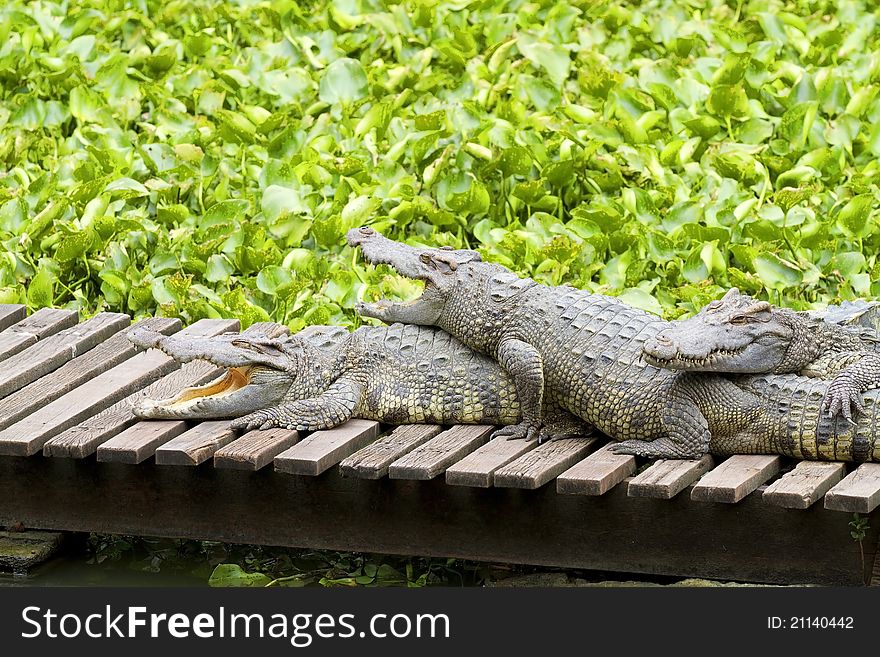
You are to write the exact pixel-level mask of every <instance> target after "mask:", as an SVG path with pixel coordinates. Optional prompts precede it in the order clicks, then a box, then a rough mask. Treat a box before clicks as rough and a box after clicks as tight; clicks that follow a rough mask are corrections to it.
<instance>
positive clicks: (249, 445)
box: [214, 428, 299, 471]
mask: <svg viewBox="0 0 880 657" xmlns="http://www.w3.org/2000/svg"><path fill="white" fill-rule="evenodd" d="M298 440H299V434H298V433H297V432H296V431H294V430H292V429H280V428H275V429H257V430H256V431H249V432H247V433H246V434H244V435H243V436H242V437H241V438H238V439H237V440H233V441H232V442H231V443H229V444H228V445H226V446H225V447H222V448H221V449H219V450H217V451H216V452H215V453H214V467H215V468H221V469H227V470H251V471H257V470H259V469H260V468H264V467H266V466H267V465H269V464H270V463H271V462H272V460H273V459H274V458H275V457H276V456H278V455H279V454H280V453H281V452H283V451H284V450H286V449H287V448H288V447H292V446H293V445H295V444H296V443H297V441H298Z"/></svg>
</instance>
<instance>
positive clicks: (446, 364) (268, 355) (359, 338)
mask: <svg viewBox="0 0 880 657" xmlns="http://www.w3.org/2000/svg"><path fill="white" fill-rule="evenodd" d="M129 339H130V340H131V341H132V343H134V344H135V345H136V346H138V347H140V348H142V349H146V348H156V349H160V350H161V351H163V352H165V353H166V354H168V355H169V356H171V357H172V358H174V359H175V360H176V361H178V362H181V363H185V362H189V361H192V360H195V359H201V360H207V361H209V362H211V363H213V364H215V365H218V366H220V367H222V368H224V372H223V373H222V374H221V375H220V376H219V377H217V378H216V379H214V380H213V381H210V382H209V383H207V384H204V385H201V386H195V387H190V388H185V389H183V390H182V391H181V392H180V393H178V394H177V395H175V396H173V397H171V398H169V399H160V400H152V399H145V400H142V401H141V402H139V403H138V404H137V405H136V406H135V407H134V413H135V415H137V416H138V417H142V418H150V419H187V420H198V419H221V418H233V419H232V422H231V426H232V428H233V429H241V430H251V429H268V428H270V427H286V428H289V429H297V430H299V431H315V430H318V429H329V428H332V427H334V426H337V425H339V424H342V423H343V422H345V421H346V420H348V419H349V418H351V417H359V418H363V419H368V420H378V421H380V422H387V423H393V424H410V423H429V424H489V425H495V424H501V425H504V424H511V423H516V422H518V421H519V419H520V407H519V402H518V400H517V398H516V390H515V388H514V384H513V380H512V379H511V378H510V377H509V376H508V375H507V373H506V372H505V371H504V370H502V369H501V368H500V367H499V366H498V365H497V364H496V363H495V362H494V361H492V360H491V359H490V358H487V357H486V356H483V355H481V354H477V353H475V352H474V351H472V350H471V349H468V348H467V347H465V346H464V345H463V344H461V343H460V342H459V341H457V340H455V339H454V338H452V337H450V336H449V335H448V334H446V333H444V332H442V331H440V330H437V329H434V328H431V327H423V326H409V325H403V324H396V325H392V326H362V327H360V328H359V329H357V330H355V331H353V332H349V331H348V330H347V329H345V328H342V327H338V326H310V327H307V328H306V329H304V330H302V331H300V332H299V333H296V334H293V335H291V334H290V331H289V329H288V328H287V327H285V326H283V325H280V324H274V323H271V322H267V323H263V324H260V325H256V326H252V327H251V328H250V329H248V331H247V332H246V333H242V334H237V333H227V334H223V335H221V336H217V337H207V338H196V337H183V336H174V335H171V336H166V335H163V334H160V333H157V332H156V331H150V330H147V329H136V330H135V331H133V332H132V333H131V334H130V336H129ZM546 412H547V414H548V416H550V417H551V422H550V424H549V425H548V426H549V427H551V428H552V430H553V431H554V432H559V433H561V434H562V435H566V436H575V435H585V433H586V434H588V433H589V427H587V426H586V425H585V424H584V423H583V422H581V421H580V420H578V419H577V418H575V417H573V416H571V415H570V414H568V413H565V412H563V411H561V410H559V409H553V408H549V409H546Z"/></svg>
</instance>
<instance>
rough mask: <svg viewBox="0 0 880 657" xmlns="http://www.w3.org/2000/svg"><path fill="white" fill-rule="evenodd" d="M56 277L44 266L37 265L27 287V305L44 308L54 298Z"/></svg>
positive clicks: (50, 303)
mask: <svg viewBox="0 0 880 657" xmlns="http://www.w3.org/2000/svg"><path fill="white" fill-rule="evenodd" d="M56 280H57V277H56V276H55V274H54V273H52V271H51V270H50V269H49V268H48V267H45V266H42V267H39V268H38V269H37V273H36V274H35V275H34V277H33V278H32V279H31V282H30V284H28V287H27V300H28V305H30V306H31V307H32V308H45V307H49V306H51V305H52V302H53V301H54V300H55V291H54V288H55V281H56Z"/></svg>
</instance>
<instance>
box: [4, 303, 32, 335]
mask: <svg viewBox="0 0 880 657" xmlns="http://www.w3.org/2000/svg"><path fill="white" fill-rule="evenodd" d="M26 315H27V309H26V308H25V307H24V305H23V304H20V303H3V304H0V331H5V330H6V329H8V328H9V327H10V326H12V325H13V324H15V323H16V322H20V321H21V320H23V319H24V318H25V316H26Z"/></svg>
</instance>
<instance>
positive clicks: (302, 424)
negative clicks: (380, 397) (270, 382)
mask: <svg viewBox="0 0 880 657" xmlns="http://www.w3.org/2000/svg"><path fill="white" fill-rule="evenodd" d="M363 395H364V387H363V385H362V384H360V383H357V382H355V381H352V380H351V379H343V378H340V379H337V380H336V382H335V383H333V385H331V386H330V387H329V388H327V390H326V391H325V392H324V393H322V394H321V395H319V396H317V397H312V398H310V399H298V400H296V401H292V402H286V403H283V404H279V405H277V406H272V407H269V408H265V409H262V410H259V411H257V412H255V413H251V414H250V415H245V416H244V417H240V418H237V419H235V420H233V421H232V428H233V429H243V430H247V431H250V430H253V429H270V428H272V427H286V428H288V429H296V430H297V431H318V430H320V429H332V428H333V427H336V426H339V425H340V424H342V423H343V422H345V421H347V420H348V419H349V418H351V416H352V415H353V414H354V411H355V409H356V408H357V407H358V405H359V404H360V403H361V400H362V399H363Z"/></svg>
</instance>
